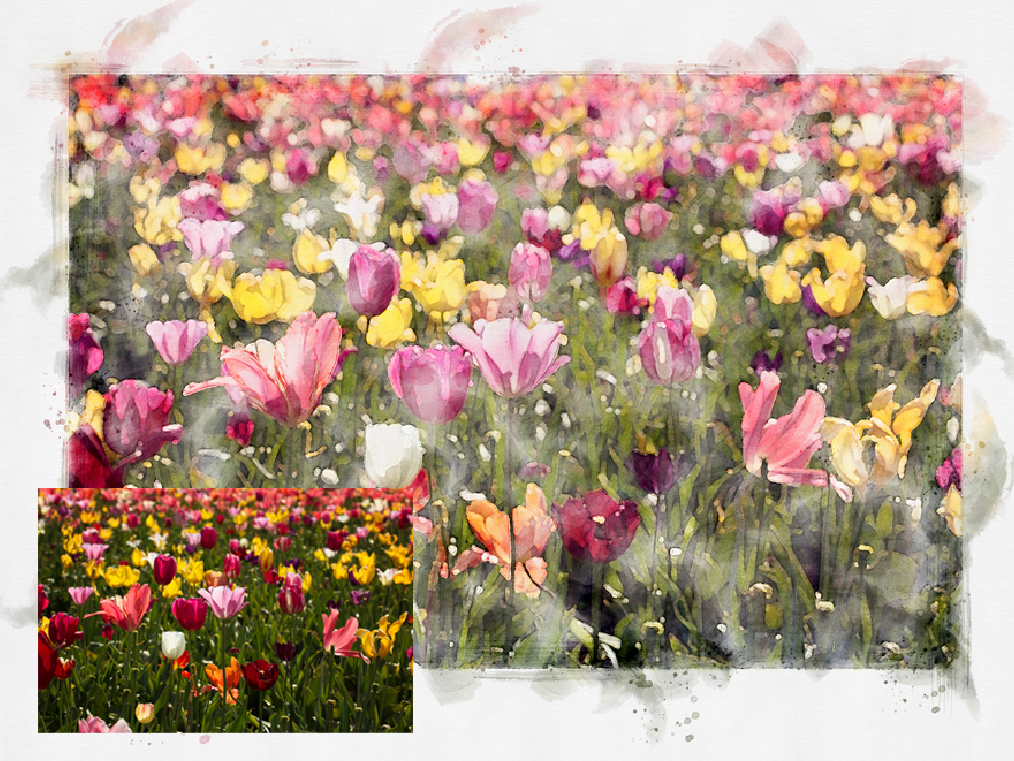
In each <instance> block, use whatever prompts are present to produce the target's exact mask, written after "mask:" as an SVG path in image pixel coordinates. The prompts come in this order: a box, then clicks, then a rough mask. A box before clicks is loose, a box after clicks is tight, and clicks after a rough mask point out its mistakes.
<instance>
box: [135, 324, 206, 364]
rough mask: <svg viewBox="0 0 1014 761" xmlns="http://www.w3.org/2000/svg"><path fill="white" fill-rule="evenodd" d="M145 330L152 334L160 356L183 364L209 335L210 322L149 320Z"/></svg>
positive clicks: (171, 362) (174, 362)
mask: <svg viewBox="0 0 1014 761" xmlns="http://www.w3.org/2000/svg"><path fill="white" fill-rule="evenodd" d="M144 332H145V333H147V334H148V335H149V336H151V340H152V342H153V343H154V344H155V348H156V349H157V350H158V353H159V356H161V357H162V359H163V360H165V361H166V362H168V363H169V364H170V365H182V364H183V363H184V362H186V361H187V360H188V359H190V355H191V354H193V353H194V349H196V348H197V344H199V343H200V342H201V339H202V338H204V337H205V336H206V335H208V324H207V323H206V322H204V321H203V320H187V321H186V322H183V321H181V320H170V321H169V322H159V321H158V320H154V321H153V322H149V323H148V325H147V326H146V327H145V329H144Z"/></svg>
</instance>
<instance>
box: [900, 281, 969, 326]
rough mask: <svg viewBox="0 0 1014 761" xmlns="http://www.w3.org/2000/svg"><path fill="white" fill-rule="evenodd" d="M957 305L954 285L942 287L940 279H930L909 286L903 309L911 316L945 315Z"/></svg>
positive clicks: (956, 293)
mask: <svg viewBox="0 0 1014 761" xmlns="http://www.w3.org/2000/svg"><path fill="white" fill-rule="evenodd" d="M957 303H958V289H957V288H956V287H955V285H954V283H950V284H948V285H947V287H946V288H945V287H944V284H943V282H942V281H941V280H940V278H937V277H931V278H928V279H926V280H923V281H920V282H918V283H914V284H913V285H911V286H909V289H908V295H907V296H906V297H905V307H906V308H907V309H908V311H909V312H910V313H911V314H931V315H933V316H935V317H940V316H941V315H945V314H947V313H948V312H950V311H951V310H952V309H954V306H955V305H956V304H957Z"/></svg>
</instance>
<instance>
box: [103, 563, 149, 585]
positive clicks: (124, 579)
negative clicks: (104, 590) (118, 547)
mask: <svg viewBox="0 0 1014 761" xmlns="http://www.w3.org/2000/svg"><path fill="white" fill-rule="evenodd" d="M140 578H141V572H140V571H136V570H134V569H133V568H131V567H130V566H128V565H117V566H113V567H112V568H109V569H108V570H107V571H106V573H105V580H106V584H108V585H109V586H111V587H132V586H133V585H134V584H136V583H137V582H138V580H139V579H140Z"/></svg>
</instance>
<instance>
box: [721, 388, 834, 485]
mask: <svg viewBox="0 0 1014 761" xmlns="http://www.w3.org/2000/svg"><path fill="white" fill-rule="evenodd" d="M779 383H780V381H779V380H778V376H777V375H776V374H775V373H771V372H762V373H761V377H760V385H759V386H758V387H757V389H756V390H755V389H753V388H751V387H750V385H749V384H748V383H745V382H744V383H740V384H739V398H740V401H741V402H742V403H743V410H744V415H743V424H742V427H743V461H744V464H745V465H746V469H747V471H748V472H749V473H750V474H751V475H754V476H760V475H761V460H762V459H763V460H767V465H768V480H770V481H774V482H775V483H780V484H788V485H790V486H800V485H802V484H807V485H811V486H827V473H826V472H824V471H823V470H810V469H807V468H806V464H807V463H808V462H809V461H810V457H811V456H812V455H813V453H814V452H816V451H817V450H818V449H820V446H821V438H820V424H821V421H822V420H823V419H824V397H822V396H821V395H820V394H818V393H817V392H816V391H813V390H811V389H807V390H806V391H805V392H804V393H803V395H802V396H801V397H799V399H798V400H796V404H795V406H794V407H793V409H792V412H791V413H790V414H788V415H784V416H782V417H780V418H778V419H777V420H771V419H770V417H771V410H772V408H773V407H774V405H775V397H777V396H778V386H779Z"/></svg>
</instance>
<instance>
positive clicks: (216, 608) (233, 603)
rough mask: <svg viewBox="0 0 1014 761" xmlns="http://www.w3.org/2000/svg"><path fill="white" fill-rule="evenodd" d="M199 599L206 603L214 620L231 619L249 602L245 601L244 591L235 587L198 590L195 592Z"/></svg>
mask: <svg viewBox="0 0 1014 761" xmlns="http://www.w3.org/2000/svg"><path fill="white" fill-rule="evenodd" d="M197 594H199V595H200V596H201V597H203V598H204V599H205V600H207V601H208V605H209V606H210V607H211V612H212V613H214V614H215V618H232V617H233V616H235V615H236V614H237V613H239V612H240V611H241V610H243V608H245V607H246V606H247V605H248V603H249V601H248V600H246V599H245V598H246V589H244V588H243V587H236V588H235V589H230V588H229V587H212V588H211V589H200V590H198V591H197Z"/></svg>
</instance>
